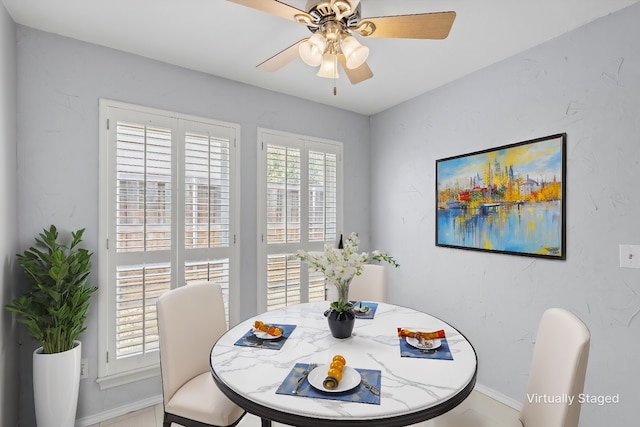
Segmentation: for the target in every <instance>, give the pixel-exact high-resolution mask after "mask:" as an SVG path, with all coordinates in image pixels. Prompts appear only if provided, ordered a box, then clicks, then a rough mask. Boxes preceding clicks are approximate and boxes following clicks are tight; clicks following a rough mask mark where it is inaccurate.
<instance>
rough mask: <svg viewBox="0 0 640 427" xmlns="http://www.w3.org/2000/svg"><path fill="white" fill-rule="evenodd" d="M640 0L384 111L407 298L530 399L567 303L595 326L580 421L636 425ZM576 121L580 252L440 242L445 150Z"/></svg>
mask: <svg viewBox="0 0 640 427" xmlns="http://www.w3.org/2000/svg"><path fill="white" fill-rule="evenodd" d="M638 22H640V4H636V5H634V6H631V7H630V8H628V9H626V10H622V11H621V12H618V13H616V14H613V15H610V16H607V17H604V18H602V19H600V20H598V21H595V22H593V23H591V24H589V25H587V26H584V27H582V28H579V29H577V30H575V31H573V32H571V33H568V34H566V35H564V36H562V37H559V38H557V39H554V40H552V41H550V42H547V43H546V44H543V45H541V46H538V47H536V48H533V49H531V50H529V51H527V52H525V53H522V54H519V55H517V56H515V57H512V58H510V59H508V60H505V61H503V62H501V63H498V64H495V65H493V66H491V67H488V68H486V69H484V70H481V71H479V72H476V73H474V74H473V75H470V76H468V77H466V78H463V79H461V80H458V81H456V82H454V83H452V84H449V85H447V86H445V87H442V88H439V89H437V90H434V91H432V92H429V93H427V94H424V95H421V96H419V97H417V98H415V99H413V100H410V101H408V102H406V103H404V104H402V105H400V106H397V107H395V108H392V109H390V110H387V111H385V112H383V113H381V114H378V115H376V116H374V117H373V118H372V129H371V134H372V166H371V168H372V170H373V171H376V173H374V174H373V175H372V186H371V188H372V208H371V211H372V218H371V221H372V222H371V228H372V230H373V237H372V246H373V247H379V248H384V249H386V250H388V251H390V252H391V253H393V254H394V255H395V256H396V257H397V258H398V260H399V261H400V263H401V264H402V266H401V268H400V269H398V270H397V271H393V272H391V273H390V274H391V277H390V289H389V292H390V296H389V299H390V301H391V302H394V303H401V304H406V305H408V306H411V307H414V308H418V309H423V310H427V311H429V312H432V313H434V314H436V315H438V316H440V317H441V318H442V319H444V320H448V321H450V322H451V323H452V324H453V325H455V326H457V327H458V328H459V329H460V330H461V331H462V332H463V333H464V334H465V335H466V336H467V337H468V338H469V339H470V341H471V342H472V343H473V344H474V346H475V348H476V351H477V352H478V357H479V373H478V382H479V383H481V384H482V385H485V386H487V387H489V388H491V389H493V390H495V391H497V392H499V393H502V394H504V395H506V396H508V397H509V398H512V399H516V400H518V401H523V400H524V398H525V386H526V379H527V373H528V367H529V363H530V358H531V352H532V349H533V344H534V339H535V333H536V329H537V325H538V322H539V320H540V316H541V315H542V312H543V311H544V310H545V309H546V308H548V307H553V306H557V307H564V308H567V309H569V310H571V311H573V312H574V313H576V314H577V315H578V316H579V317H581V318H582V319H583V320H584V322H585V323H586V324H587V325H588V327H589V328H590V330H591V333H592V344H591V357H590V361H589V367H588V372H587V380H586V392H587V393H590V394H592V395H598V396H600V395H616V394H619V396H620V403H618V404H610V405H603V406H599V405H596V404H589V405H584V406H583V409H582V418H581V423H580V425H581V426H583V427H600V426H604V425H625V426H628V425H634V424H635V423H636V422H635V421H632V420H636V418H637V412H638V409H637V403H638V396H640V383H639V382H638V381H637V379H638V378H639V377H640V364H639V363H638V354H639V353H640V344H639V342H638V336H639V333H640V316H638V317H634V314H635V313H636V310H638V308H640V296H639V293H640V270H629V269H621V268H619V266H618V265H619V264H618V263H619V259H618V245H619V244H620V243H632V244H640V221H639V220H638V218H640V197H639V195H640V192H639V191H638V183H639V182H640V51H639V50H638V41H640V26H638ZM561 132H566V133H567V134H568V143H567V158H568V162H567V163H568V164H567V194H566V201H567V222H566V225H567V230H568V231H567V251H566V252H567V259H566V261H557V260H555V261H554V260H544V259H534V258H528V257H518V256H509V255H500V254H487V253H480V252H474V251H465V250H456V249H448V248H441V247H436V246H435V243H434V240H435V239H434V229H435V177H434V175H435V161H436V159H440V158H444V157H449V156H454V155H458V154H464V153H469V152H473V151H477V150H482V149H486V148H491V147H497V146H500V145H505V144H509V143H515V142H519V141H524V140H529V139H533V138H537V137H541V136H546V135H551V134H555V133H561Z"/></svg>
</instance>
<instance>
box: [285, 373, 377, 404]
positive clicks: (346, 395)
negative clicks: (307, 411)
mask: <svg viewBox="0 0 640 427" xmlns="http://www.w3.org/2000/svg"><path fill="white" fill-rule="evenodd" d="M307 366H309V364H307V363H296V365H295V366H294V367H293V369H291V372H289V374H288V375H287V377H286V378H285V379H284V381H282V384H280V386H279V387H278V389H277V390H276V393H277V394H289V395H292V396H301V397H315V398H316V399H330V400H343V401H347V402H359V403H371V404H374V405H379V404H380V393H378V394H377V395H376V394H374V393H372V392H371V390H369V389H368V388H367V387H365V386H364V385H363V384H362V383H360V384H358V386H356V387H354V388H352V389H351V390H347V391H344V392H342V393H328V392H323V391H320V390H317V389H316V388H314V387H312V386H311V384H309V381H308V380H307V379H305V380H304V381H303V382H302V384H301V385H300V387H299V388H298V394H295V395H294V394H293V389H294V388H295V387H296V384H298V380H299V379H300V378H301V377H302V374H303V372H304V371H305V369H307ZM355 369H356V371H358V372H359V373H360V375H361V376H362V379H364V380H365V381H366V382H367V383H368V384H371V385H372V386H373V387H375V388H377V389H378V390H380V383H381V374H380V371H378V370H375V369H358V368H355Z"/></svg>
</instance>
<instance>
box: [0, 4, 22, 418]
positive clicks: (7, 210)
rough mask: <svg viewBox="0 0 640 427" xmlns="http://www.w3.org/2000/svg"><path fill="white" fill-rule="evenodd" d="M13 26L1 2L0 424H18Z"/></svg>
mask: <svg viewBox="0 0 640 427" xmlns="http://www.w3.org/2000/svg"><path fill="white" fill-rule="evenodd" d="M16 58H17V57H16V26H15V24H14V22H13V20H12V19H11V17H10V16H9V14H8V13H7V11H6V9H5V8H4V5H3V4H2V3H0V236H2V237H1V238H0V425H3V426H5V425H6V426H14V425H16V423H17V421H18V400H19V399H18V393H16V389H17V387H18V370H17V365H18V339H17V329H16V325H15V323H14V317H13V316H12V315H11V314H10V313H9V312H8V311H6V310H5V309H4V305H5V304H7V303H9V302H10V301H11V300H12V299H13V298H14V297H15V296H16V295H17V289H16V286H15V283H16V280H15V275H16V268H15V266H16V263H15V258H14V255H15V253H16V252H17V247H18V245H17V242H18V233H17V231H16V222H17V215H16V213H17V208H16V201H17V198H16V191H17V186H16V175H17V169H16V93H17V92H16V83H17V73H16V71H17V68H16V61H17V59H16Z"/></svg>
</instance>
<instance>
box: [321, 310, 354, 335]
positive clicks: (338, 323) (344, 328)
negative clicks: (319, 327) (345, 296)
mask: <svg viewBox="0 0 640 427" xmlns="http://www.w3.org/2000/svg"><path fill="white" fill-rule="evenodd" d="M324 316H325V317H326V318H327V322H328V323H329V330H331V335H333V336H334V337H335V338H349V337H350V336H351V332H352V331H353V325H354V324H355V323H356V313H355V311H353V309H350V310H348V311H336V310H334V309H332V308H330V309H329V310H327V311H325V312H324Z"/></svg>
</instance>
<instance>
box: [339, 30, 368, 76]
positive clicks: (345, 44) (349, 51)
mask: <svg viewBox="0 0 640 427" xmlns="http://www.w3.org/2000/svg"><path fill="white" fill-rule="evenodd" d="M340 49H341V50H342V53H344V57H345V59H346V64H347V68H349V69H350V70H353V69H355V68H358V67H359V66H361V65H362V64H364V62H365V61H366V60H367V58H368V57H369V48H368V47H366V46H363V45H361V44H360V42H359V41H358V40H356V38H355V37H353V36H346V37H344V38H343V39H342V42H341V45H340Z"/></svg>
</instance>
